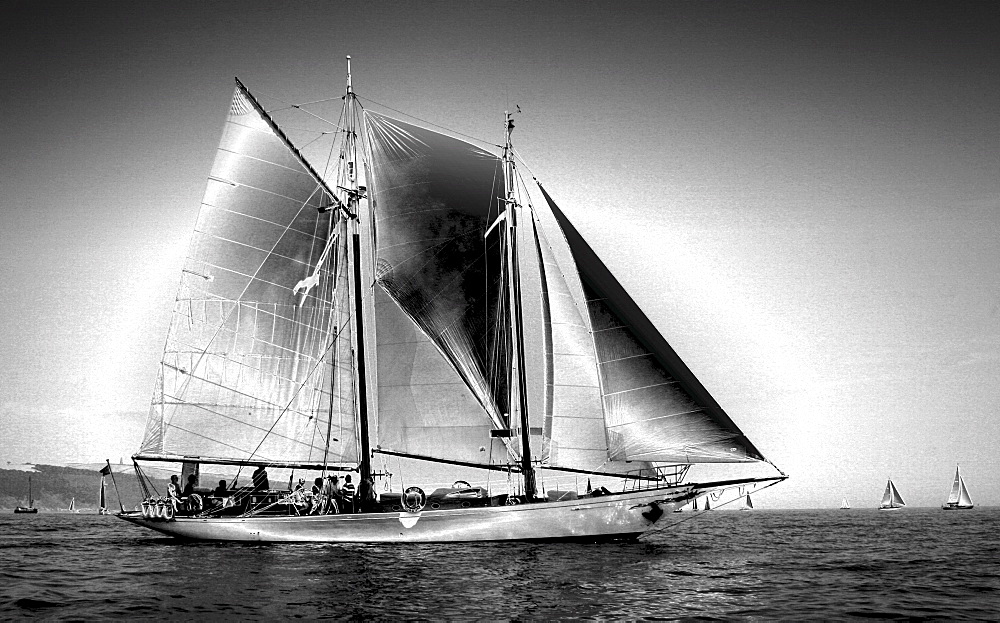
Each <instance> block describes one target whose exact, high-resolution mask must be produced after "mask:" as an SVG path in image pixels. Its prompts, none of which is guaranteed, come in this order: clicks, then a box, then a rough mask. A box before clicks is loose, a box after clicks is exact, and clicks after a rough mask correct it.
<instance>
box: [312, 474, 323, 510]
mask: <svg viewBox="0 0 1000 623" xmlns="http://www.w3.org/2000/svg"><path fill="white" fill-rule="evenodd" d="M309 491H310V492H311V493H312V504H311V505H310V506H309V514H310V515H316V514H318V513H319V512H320V510H322V507H323V478H322V477H320V478H316V480H313V486H312V488H311V489H310V490H309Z"/></svg>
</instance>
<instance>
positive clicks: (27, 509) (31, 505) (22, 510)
mask: <svg viewBox="0 0 1000 623" xmlns="http://www.w3.org/2000/svg"><path fill="white" fill-rule="evenodd" d="M14 512H15V513H17V514H27V513H37V512H38V509H37V508H35V499H34V498H33V497H32V495H31V474H28V505H27V506H15V507H14Z"/></svg>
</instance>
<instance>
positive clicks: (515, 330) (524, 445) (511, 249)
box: [503, 112, 537, 502]
mask: <svg viewBox="0 0 1000 623" xmlns="http://www.w3.org/2000/svg"><path fill="white" fill-rule="evenodd" d="M504 118H505V121H504V124H505V127H504V137H505V140H504V148H503V172H504V187H505V188H506V189H507V196H506V197H504V201H503V204H504V217H505V219H506V227H504V235H505V247H506V255H507V257H506V261H507V287H508V292H509V301H510V309H511V315H512V317H511V322H510V350H511V353H510V355H511V358H510V360H511V363H512V364H513V365H511V366H510V370H509V377H508V383H507V387H508V391H509V392H510V398H509V400H508V404H509V405H511V406H514V405H516V406H517V411H518V415H519V416H520V422H519V423H520V430H521V476H522V478H523V479H524V496H525V500H527V501H528V502H531V501H532V500H533V499H534V497H535V492H536V490H537V486H536V484H535V469H534V467H533V466H532V464H531V428H530V427H529V420H528V390H527V378H526V375H525V356H524V319H523V315H522V312H521V271H520V268H519V266H520V264H519V259H518V253H517V215H518V211H519V210H520V207H521V205H520V203H519V202H518V201H517V193H516V190H517V188H516V178H515V173H514V148H513V146H512V145H511V140H510V135H511V133H512V132H513V131H514V119H513V118H512V117H511V114H510V113H509V112H504ZM515 374H516V378H513V377H514V376H515ZM508 425H509V423H508Z"/></svg>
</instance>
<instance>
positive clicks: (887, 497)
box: [878, 478, 906, 511]
mask: <svg viewBox="0 0 1000 623" xmlns="http://www.w3.org/2000/svg"><path fill="white" fill-rule="evenodd" d="M904 506H906V502H904V501H903V496H901V495H900V494H899V491H897V490H896V485H894V484H892V478H890V479H889V482H887V483H886V485H885V492H884V493H883V494H882V502H881V503H880V504H879V505H878V509H879V510H880V511H894V510H899V509H901V508H903V507H904Z"/></svg>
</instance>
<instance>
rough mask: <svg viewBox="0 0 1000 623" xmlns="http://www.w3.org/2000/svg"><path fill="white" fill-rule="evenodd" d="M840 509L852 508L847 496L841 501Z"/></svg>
mask: <svg viewBox="0 0 1000 623" xmlns="http://www.w3.org/2000/svg"><path fill="white" fill-rule="evenodd" d="M840 510H851V503H850V502H848V501H847V498H844V499H843V500H842V501H841V502H840Z"/></svg>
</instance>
